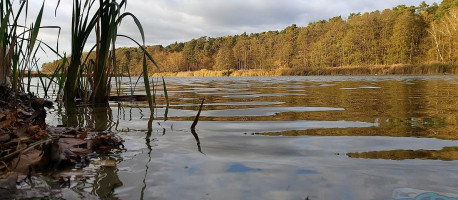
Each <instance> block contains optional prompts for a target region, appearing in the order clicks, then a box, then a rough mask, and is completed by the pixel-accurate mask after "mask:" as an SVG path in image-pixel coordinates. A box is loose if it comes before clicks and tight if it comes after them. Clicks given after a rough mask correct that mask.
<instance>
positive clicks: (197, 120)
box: [191, 98, 205, 153]
mask: <svg viewBox="0 0 458 200" xmlns="http://www.w3.org/2000/svg"><path fill="white" fill-rule="evenodd" d="M204 101H205V98H203V99H202V103H201V104H200V108H199V112H197V115H196V118H195V119H194V122H193V123H192V125H191V133H192V135H193V136H194V138H195V139H196V142H197V149H198V150H199V152H200V153H203V152H202V149H201V147H200V140H199V136H198V135H197V133H196V125H197V122H199V116H200V112H201V111H202V107H203V106H204Z"/></svg>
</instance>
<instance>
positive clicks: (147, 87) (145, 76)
mask: <svg viewBox="0 0 458 200" xmlns="http://www.w3.org/2000/svg"><path fill="white" fill-rule="evenodd" d="M143 81H144V84H145V91H146V97H147V100H148V105H149V109H150V111H151V114H152V113H154V107H153V99H152V96H151V88H150V84H149V79H148V66H147V65H146V55H145V54H143Z"/></svg>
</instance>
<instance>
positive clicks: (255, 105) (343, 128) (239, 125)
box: [47, 76, 458, 200]
mask: <svg viewBox="0 0 458 200" xmlns="http://www.w3.org/2000/svg"><path fill="white" fill-rule="evenodd" d="M160 82H161V81H159V83H160ZM166 82H167V86H168V94H169V97H170V107H169V108H168V110H167V111H166V109H165V106H164V102H163V98H161V96H162V95H163V93H162V91H158V92H157V95H158V96H159V100H158V102H157V105H158V109H157V110H156V111H155V112H154V113H151V112H150V110H149V109H148V106H147V104H146V102H111V103H110V108H97V109H89V108H84V107H81V108H78V109H76V110H67V111H65V110H63V109H59V108H58V107H56V108H55V109H51V110H50V111H49V112H50V114H49V115H48V118H47V120H48V122H49V123H51V124H54V125H58V124H67V125H73V126H82V127H92V128H95V129H98V130H111V131H113V132H116V133H117V134H118V135H119V136H121V137H122V138H123V139H124V140H125V142H124V146H123V147H121V148H119V149H116V150H113V151H112V152H110V153H109V154H108V155H106V156H103V157H100V158H96V159H94V160H93V162H92V164H91V166H89V167H87V168H84V169H75V170H68V171H66V172H63V173H62V174H63V175H64V176H71V177H72V184H71V186H70V187H67V188H63V189H62V195H63V197H64V198H67V199H78V198H108V199H306V198H307V197H308V198H309V199H311V200H316V199H348V200H350V199H377V200H378V199H415V197H417V196H419V195H430V196H429V197H426V198H425V199H428V200H429V199H433V198H432V197H431V195H441V196H446V197H450V198H451V197H455V198H458V140H457V139H458V131H457V130H458V114H457V113H458V76H382V77H377V76H367V77H365V76H358V77H345V76H343V77H340V76H339V77H265V78H166ZM139 85H141V84H139ZM130 88H131V87H130V84H129V83H128V82H127V81H126V82H123V92H124V93H125V94H130V92H131V89H130ZM156 88H162V86H161V85H158V86H157V87H156ZM143 93H144V89H143V90H142V88H137V90H136V91H135V94H143ZM202 98H205V104H204V107H203V110H202V113H201V117H200V121H199V123H198V125H197V128H196V130H195V132H194V133H193V132H192V131H191V130H190V126H191V124H192V121H193V119H194V116H195V115H196V113H197V110H198V109H199V105H200V102H201V99H202ZM166 113H167V116H165V115H166ZM428 192H430V193H428ZM418 198H420V197H418Z"/></svg>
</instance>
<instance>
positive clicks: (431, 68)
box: [152, 63, 458, 77]
mask: <svg viewBox="0 0 458 200" xmlns="http://www.w3.org/2000/svg"><path fill="white" fill-rule="evenodd" d="M413 74H418V75H435V74H436V75H437V74H458V65H456V64H444V63H430V64H419V65H411V64H396V65H374V66H343V67H325V68H320V69H312V68H309V69H304V68H298V67H296V68H277V69H274V70H264V69H251V70H223V71H213V70H207V69H202V70H199V71H186V72H163V73H154V74H152V75H153V76H165V77H221V76H234V77H248V76H335V75H413Z"/></svg>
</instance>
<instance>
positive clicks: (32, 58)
mask: <svg viewBox="0 0 458 200" xmlns="http://www.w3.org/2000/svg"><path fill="white" fill-rule="evenodd" d="M14 3H18V4H19V6H18V9H17V10H15V9H14V6H15V5H13V4H14ZM0 7H1V8H0V21H1V24H0V57H1V58H0V84H3V85H8V86H11V87H12V88H13V89H14V90H15V91H16V92H19V91H23V92H26V91H27V92H30V86H31V71H32V70H33V66H37V63H38V61H39V59H38V58H37V52H38V51H39V50H42V51H45V48H47V49H50V50H51V51H53V52H55V53H56V54H57V55H59V54H58V53H57V51H56V50H55V49H54V48H52V47H51V46H49V45H48V44H46V43H44V42H42V41H41V40H39V39H38V34H39V32H40V29H44V28H52V29H59V34H58V35H60V28H59V27H57V26H41V21H42V18H43V12H44V2H43V4H42V6H41V8H40V10H39V13H38V15H37V17H36V18H35V21H34V22H33V23H31V24H30V25H27V24H28V22H27V20H28V1H25V0H24V1H19V2H15V1H11V0H2V1H1V3H0ZM20 19H24V22H23V23H24V24H20V22H19V20H20ZM21 23H22V22H21ZM25 78H26V79H27V80H24V79H25Z"/></svg>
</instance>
